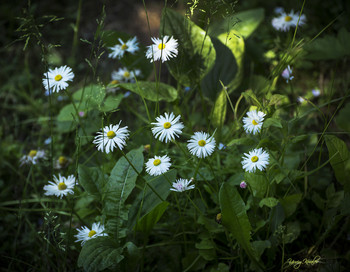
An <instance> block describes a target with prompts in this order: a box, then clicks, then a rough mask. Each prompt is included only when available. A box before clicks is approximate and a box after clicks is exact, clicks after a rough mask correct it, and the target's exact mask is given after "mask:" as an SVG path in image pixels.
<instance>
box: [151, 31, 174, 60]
mask: <svg viewBox="0 0 350 272" xmlns="http://www.w3.org/2000/svg"><path fill="white" fill-rule="evenodd" d="M151 39H152V41H153V44H152V45H149V46H148V49H147V52H146V58H148V59H151V62H153V61H157V60H160V59H161V60H162V62H164V61H167V60H169V59H170V58H174V57H176V56H177V53H178V51H177V46H178V43H177V40H176V39H174V38H173V36H171V37H169V36H164V38H163V39H159V38H154V37H153V38H151Z"/></svg>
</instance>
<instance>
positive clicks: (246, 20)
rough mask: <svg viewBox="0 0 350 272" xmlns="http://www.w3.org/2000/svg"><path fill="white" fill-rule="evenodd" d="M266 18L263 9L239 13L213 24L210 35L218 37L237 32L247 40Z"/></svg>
mask: <svg viewBox="0 0 350 272" xmlns="http://www.w3.org/2000/svg"><path fill="white" fill-rule="evenodd" d="M264 17H265V15H264V9H262V8H258V9H251V10H246V11H242V12H238V13H235V14H233V15H232V16H228V17H226V18H225V19H224V20H222V21H219V22H215V23H214V24H212V25H211V27H210V32H209V33H210V35H212V36H218V35H219V34H221V33H224V32H229V31H230V30H235V31H237V32H238V33H240V34H241V35H242V36H243V37H244V38H245V39H247V38H248V37H249V36H250V35H251V34H252V33H253V32H254V31H255V29H256V28H257V27H258V26H259V25H260V23H261V22H262V21H263V20H264Z"/></svg>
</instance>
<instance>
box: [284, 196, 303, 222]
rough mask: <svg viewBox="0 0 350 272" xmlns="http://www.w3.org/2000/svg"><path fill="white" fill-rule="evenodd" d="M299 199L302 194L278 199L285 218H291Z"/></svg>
mask: <svg viewBox="0 0 350 272" xmlns="http://www.w3.org/2000/svg"><path fill="white" fill-rule="evenodd" d="M301 198H302V194H294V195H289V196H286V197H284V198H281V199H279V201H280V203H281V204H282V207H283V210H284V214H285V215H286V217H288V216H291V215H292V214H293V213H294V212H295V210H296V209H297V206H298V204H299V202H300V201H301Z"/></svg>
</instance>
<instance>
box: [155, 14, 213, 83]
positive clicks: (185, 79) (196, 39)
mask: <svg viewBox="0 0 350 272" xmlns="http://www.w3.org/2000/svg"><path fill="white" fill-rule="evenodd" d="M160 25H161V29H160V34H161V36H162V35H168V36H174V38H175V39H178V40H179V41H180V46H179V48H178V51H179V53H178V56H177V57H176V58H173V59H171V60H170V61H167V62H166V64H167V66H168V68H169V70H170V73H171V74H172V75H173V77H174V78H175V79H176V80H177V81H178V82H179V83H180V84H182V85H185V86H192V85H195V84H196V83H198V82H200V81H201V80H202V78H203V77H204V76H205V75H206V74H207V73H208V72H209V70H210V69H211V67H212V66H213V65H214V62H215V58H216V52H215V49H214V46H213V44H212V41H211V39H210V37H209V35H207V34H206V33H205V31H204V30H203V29H201V28H200V27H199V26H197V25H196V24H194V23H193V22H192V21H190V20H188V19H187V18H186V17H184V16H182V15H181V14H179V13H177V12H175V11H173V10H171V9H164V10H163V16H162V19H161V23H160Z"/></svg>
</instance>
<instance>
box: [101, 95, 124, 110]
mask: <svg viewBox="0 0 350 272" xmlns="http://www.w3.org/2000/svg"><path fill="white" fill-rule="evenodd" d="M123 97H124V95H123V94H118V95H117V96H114V95H113V96H112V95H111V96H108V97H107V98H106V99H105V100H104V101H103V102H102V103H101V105H100V107H99V110H100V111H102V112H109V111H112V110H116V109H117V108H118V107H119V104H120V102H122V100H123Z"/></svg>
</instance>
